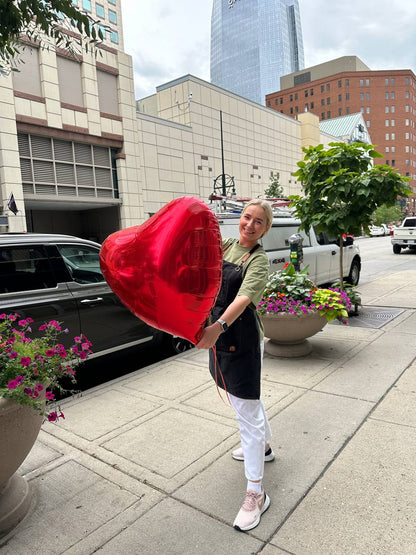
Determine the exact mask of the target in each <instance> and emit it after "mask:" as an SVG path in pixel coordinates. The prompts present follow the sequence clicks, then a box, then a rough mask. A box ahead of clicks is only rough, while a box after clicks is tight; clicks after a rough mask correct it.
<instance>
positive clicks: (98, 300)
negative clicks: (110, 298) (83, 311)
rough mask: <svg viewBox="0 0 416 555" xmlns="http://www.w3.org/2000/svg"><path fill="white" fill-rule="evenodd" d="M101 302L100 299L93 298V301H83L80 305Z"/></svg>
mask: <svg viewBox="0 0 416 555" xmlns="http://www.w3.org/2000/svg"><path fill="white" fill-rule="evenodd" d="M102 300H103V298H102V297H95V299H83V300H82V301H80V302H81V304H94V303H100V302H101V301H102Z"/></svg>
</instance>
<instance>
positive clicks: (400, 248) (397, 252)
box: [393, 245, 402, 254]
mask: <svg viewBox="0 0 416 555" xmlns="http://www.w3.org/2000/svg"><path fill="white" fill-rule="evenodd" d="M401 250H402V247H401V246H400V245H393V252H394V254H400V251H401Z"/></svg>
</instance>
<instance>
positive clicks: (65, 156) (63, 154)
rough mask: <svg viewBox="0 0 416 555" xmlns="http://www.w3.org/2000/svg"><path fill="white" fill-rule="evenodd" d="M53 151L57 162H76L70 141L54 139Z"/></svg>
mask: <svg viewBox="0 0 416 555" xmlns="http://www.w3.org/2000/svg"><path fill="white" fill-rule="evenodd" d="M53 151H54V154H55V160H60V161H62V162H73V160H74V155H73V152H72V143H70V142H68V141H60V140H59V139H54V140H53Z"/></svg>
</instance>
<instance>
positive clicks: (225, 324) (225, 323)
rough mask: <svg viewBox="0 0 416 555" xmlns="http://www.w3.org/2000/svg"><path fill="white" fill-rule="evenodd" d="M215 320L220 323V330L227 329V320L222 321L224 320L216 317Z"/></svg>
mask: <svg viewBox="0 0 416 555" xmlns="http://www.w3.org/2000/svg"><path fill="white" fill-rule="evenodd" d="M217 322H218V323H219V324H220V326H221V327H222V331H227V330H228V324H227V322H224V320H221V318H218V320H217Z"/></svg>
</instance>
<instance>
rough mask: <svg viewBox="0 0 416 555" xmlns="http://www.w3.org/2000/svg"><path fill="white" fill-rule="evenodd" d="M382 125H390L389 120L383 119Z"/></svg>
mask: <svg viewBox="0 0 416 555" xmlns="http://www.w3.org/2000/svg"><path fill="white" fill-rule="evenodd" d="M384 125H385V127H388V126H389V125H390V121H389V120H388V119H386V120H384Z"/></svg>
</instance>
